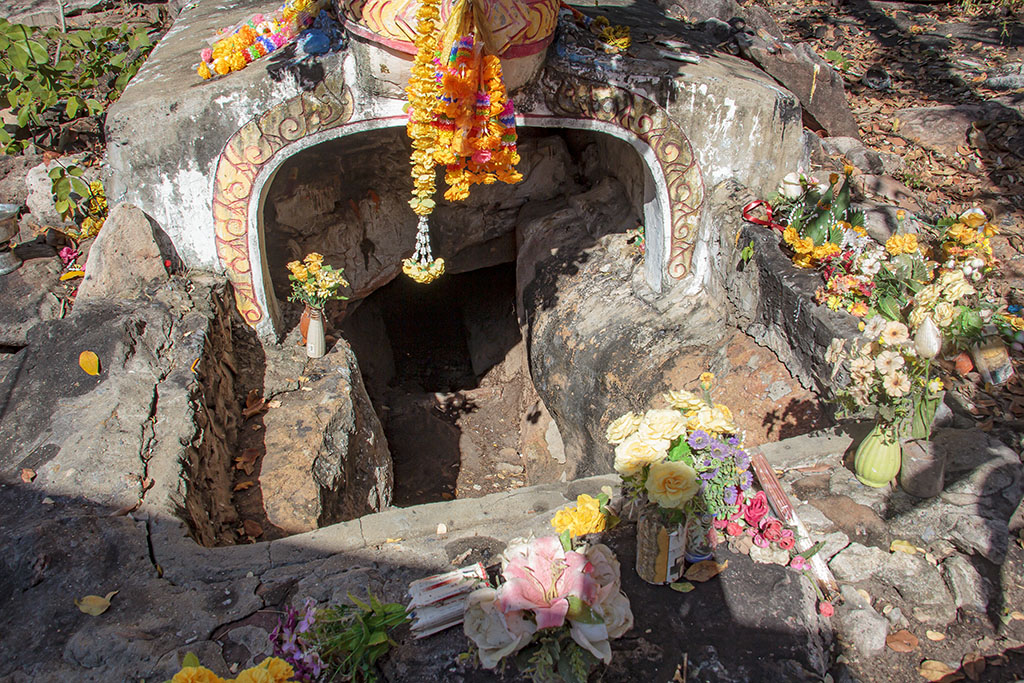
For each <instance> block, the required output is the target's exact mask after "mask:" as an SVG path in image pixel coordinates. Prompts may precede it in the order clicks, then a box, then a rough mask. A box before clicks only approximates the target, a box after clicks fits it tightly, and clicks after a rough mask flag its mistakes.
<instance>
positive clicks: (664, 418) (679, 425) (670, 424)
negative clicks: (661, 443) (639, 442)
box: [637, 408, 686, 441]
mask: <svg viewBox="0 0 1024 683" xmlns="http://www.w3.org/2000/svg"><path fill="white" fill-rule="evenodd" d="M685 433H686V419H685V418H684V417H683V414H682V413H680V412H679V411H678V410H672V409H670V408H666V409H661V410H648V411H647V412H646V413H645V414H644V417H643V419H642V420H641V421H640V424H639V425H638V427H637V434H639V435H640V438H641V439H643V440H644V441H658V440H660V439H668V440H669V441H672V440H674V439H675V438H676V437H678V436H680V435H682V434H685Z"/></svg>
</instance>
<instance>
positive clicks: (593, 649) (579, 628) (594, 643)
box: [569, 621, 612, 664]
mask: <svg viewBox="0 0 1024 683" xmlns="http://www.w3.org/2000/svg"><path fill="white" fill-rule="evenodd" d="M569 624H570V627H569V635H571V636H572V639H573V640H575V641H576V643H577V644H579V646H580V647H582V648H583V649H584V650H587V651H588V652H590V653H591V654H592V655H594V656H595V657H597V658H598V659H600V660H601V661H602V662H604V663H605V664H608V663H610V662H611V661H612V646H611V643H609V642H608V627H607V626H605V625H604V624H581V623H579V622H578V621H570V622H569Z"/></svg>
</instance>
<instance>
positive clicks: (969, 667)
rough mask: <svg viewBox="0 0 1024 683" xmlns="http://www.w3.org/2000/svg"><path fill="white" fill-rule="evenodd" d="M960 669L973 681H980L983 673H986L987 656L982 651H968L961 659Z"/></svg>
mask: <svg viewBox="0 0 1024 683" xmlns="http://www.w3.org/2000/svg"><path fill="white" fill-rule="evenodd" d="M960 670H961V671H963V672H964V673H965V674H967V678H969V679H971V680H972V681H980V680H981V674H983V673H985V656H984V655H982V654H981V653H980V652H968V653H967V654H965V655H964V658H963V659H962V660H960Z"/></svg>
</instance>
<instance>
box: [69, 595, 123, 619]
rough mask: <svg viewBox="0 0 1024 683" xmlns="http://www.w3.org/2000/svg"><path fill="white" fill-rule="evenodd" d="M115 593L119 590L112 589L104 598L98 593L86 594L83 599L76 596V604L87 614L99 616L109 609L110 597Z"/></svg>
mask: <svg viewBox="0 0 1024 683" xmlns="http://www.w3.org/2000/svg"><path fill="white" fill-rule="evenodd" d="M115 595H117V591H110V592H109V593H107V595H106V596H105V597H102V598H101V597H100V596H98V595H86V596H85V597H84V598H82V599H81V600H79V599H78V598H75V606H76V607H78V609H80V610H81V611H83V612H85V613H86V614H90V615H92V616H94V617H98V616H99V615H101V614H103V613H104V612H106V611H107V609H108V608H109V607H110V598H112V597H114V596H115Z"/></svg>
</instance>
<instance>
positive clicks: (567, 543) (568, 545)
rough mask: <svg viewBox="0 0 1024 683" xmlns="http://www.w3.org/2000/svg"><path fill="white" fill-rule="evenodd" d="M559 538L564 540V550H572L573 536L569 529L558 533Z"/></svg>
mask: <svg viewBox="0 0 1024 683" xmlns="http://www.w3.org/2000/svg"><path fill="white" fill-rule="evenodd" d="M558 540H559V541H561V542H562V550H564V551H565V552H569V551H570V550H572V536H571V535H570V534H569V530H568V529H566V530H565V531H563V532H562V533H561V534H559V535H558Z"/></svg>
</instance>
